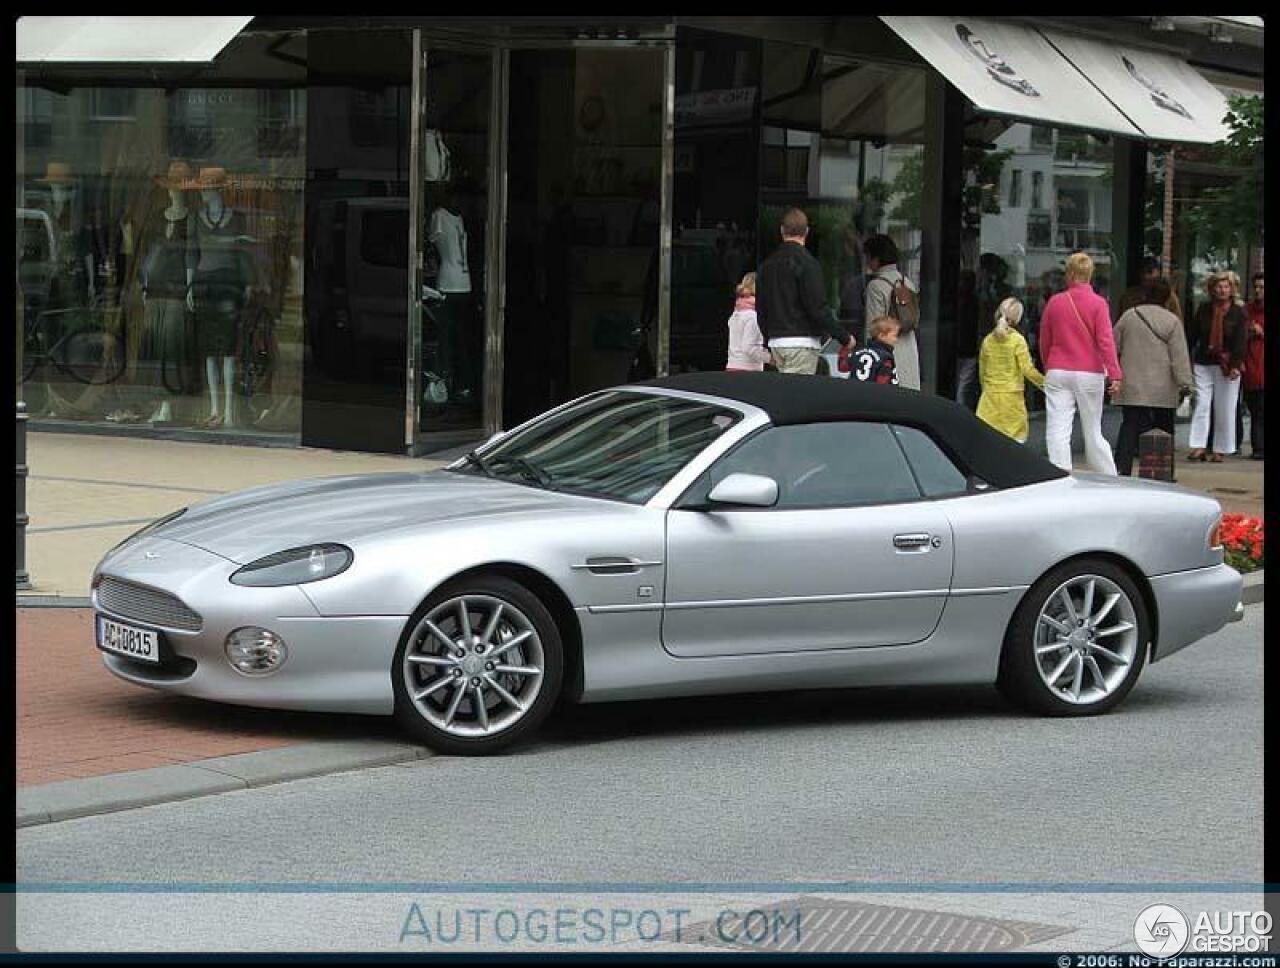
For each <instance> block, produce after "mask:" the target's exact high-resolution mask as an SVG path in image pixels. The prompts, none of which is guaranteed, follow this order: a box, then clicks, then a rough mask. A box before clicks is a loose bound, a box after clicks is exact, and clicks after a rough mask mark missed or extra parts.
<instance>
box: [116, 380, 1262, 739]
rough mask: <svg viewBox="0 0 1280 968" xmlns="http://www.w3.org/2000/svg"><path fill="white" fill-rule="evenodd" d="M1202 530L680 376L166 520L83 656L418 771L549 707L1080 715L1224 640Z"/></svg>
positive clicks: (880, 394) (1206, 532)
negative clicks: (409, 748) (936, 694)
mask: <svg viewBox="0 0 1280 968" xmlns="http://www.w3.org/2000/svg"><path fill="white" fill-rule="evenodd" d="M1219 517H1220V508H1219V506H1218V504H1217V502H1216V501H1214V500H1213V499H1211V498H1209V497H1207V496H1205V495H1203V494H1198V493H1195V492H1192V491H1188V490H1185V489H1183V488H1180V487H1176V486H1174V485H1171V484H1159V483H1154V482H1150V481H1142V480H1130V479H1127V478H1115V477H1103V476H1098V475H1093V474H1073V475H1068V474H1065V473H1063V472H1062V471H1060V470H1058V469H1057V468H1055V467H1053V466H1052V465H1051V464H1049V463H1047V462H1046V461H1045V460H1044V459H1043V458H1042V457H1040V456H1038V455H1036V454H1034V453H1032V452H1030V451H1028V450H1027V449H1026V448H1024V447H1021V446H1020V445H1018V444H1016V443H1014V442H1012V441H1010V440H1009V439H1008V438H1006V437H1004V436H1002V435H1001V434H999V433H996V432H995V431H993V430H991V429H990V428H988V427H987V426H986V425H985V424H983V423H981V422H980V421H978V420H977V419H976V418H975V417H974V416H973V415H972V414H970V413H969V411H968V410H966V409H964V408H963V407H960V406H959V405H957V404H954V403H952V402H950V401H947V400H943V399H940V398H937V397H933V396H929V395H926V394H920V393H915V392H912V391H909V390H901V389H897V388H894V387H881V386H872V385H866V384H861V383H857V382H847V381H843V380H820V379H811V378H806V377H800V376H789V375H782V374H776V373H759V374H755V373H699V374H687V375H684V376H678V377H670V378H666V379H662V380H656V381H652V382H650V383H646V384H639V385H634V386H624V387H619V388H616V389H611V390H605V391H601V392H598V393H593V394H590V395H588V396H585V397H582V398H580V399H578V400H574V401H573V402H571V403H568V404H565V405H564V406H562V407H559V408H557V409H555V410H552V411H550V412H548V413H546V414H543V415H542V416H540V417H537V418H536V419H534V420H531V421H529V422H528V423H526V424H523V425H521V426H519V427H516V428H514V429H513V430H510V431H508V432H507V433H505V434H502V435H500V436H498V437H497V438H495V439H492V440H490V441H489V442H487V443H486V444H485V445H483V446H481V447H479V448H477V449H476V450H474V451H472V452H471V453H469V454H467V455H466V457H464V458H462V459H461V460H458V461H457V462H455V463H454V464H452V465H450V466H449V467H447V468H444V469H442V470H436V471H431V472H429V473H408V472H406V473H393V474H370V475H363V476H353V477H333V478H325V479H321V480H312V481H299V482H295V483H288V484H279V485H272V486H269V487H260V488H254V489H252V490H247V491H242V492H240V493H237V494H232V495H228V496H225V497H220V498H216V499H214V500H211V501H206V502H204V503H202V504H197V505H194V506H192V507H190V508H185V509H183V510H181V511H177V512H175V513H174V514H171V515H169V516H167V517H165V518H162V519H161V520H159V521H157V522H155V523H154V524H152V525H150V526H149V527H147V528H146V529H144V530H143V531H141V532H139V533H138V534H136V535H134V536H133V537H132V538H130V539H129V540H127V541H125V542H124V543H123V544H121V545H119V546H118V547H117V548H115V549H114V550H112V551H111V552H110V553H109V554H108V555H107V556H106V557H105V558H104V559H103V560H102V562H101V563H100V564H99V566H98V568H97V570H96V571H95V573H94V577H93V602H94V606H95V608H96V609H97V612H98V617H97V645H98V648H100V649H101V650H102V651H103V660H104V662H105V663H106V666H107V668H108V669H110V670H111V672H113V673H114V674H115V675H117V676H120V677H121V678H123V679H127V680H129V681H130V682H134V683H137V684H139V685H143V686H150V687H152V688H156V689H163V690H168V691H170V692H176V693H182V694H185V695H191V696H200V697H203V698H206V699H215V700H219V701H222V702H229V703H241V704H245V705H252V706H266V707H273V708H280V709H311V710H327V711H344V712H362V713H380V714H394V715H395V716H396V717H397V718H398V719H399V721H400V722H401V723H402V724H403V726H404V728H405V729H406V730H407V731H408V732H409V733H411V734H412V735H413V736H414V737H416V738H417V739H419V740H421V741H422V742H424V743H426V744H428V745H430V746H432V747H434V748H435V749H437V750H441V751H445V752H449V753H488V752H492V751H495V750H498V749H500V748H502V747H504V746H506V745H507V744H509V743H511V742H513V741H514V740H517V739H518V738H520V737H522V736H525V735H527V734H529V733H530V732H531V731H533V730H535V729H536V728H537V727H538V725H539V724H540V723H541V722H542V721H543V719H544V718H545V717H546V715H547V713H548V712H549V711H550V710H551V708H552V706H553V705H554V704H555V703H556V702H557V700H566V701H568V702H603V701H608V700H614V699H638V698H645V697H656V696H692V695H703V694H709V693H727V692H740V691H757V690H760V691H763V690H777V689H800V688H815V687H844V686H865V685H889V684H893V685H904V684H944V683H996V684H997V685H998V686H999V687H1000V689H1001V690H1002V691H1003V692H1004V693H1005V695H1007V696H1008V697H1009V698H1010V699H1011V700H1013V701H1015V702H1017V703H1018V704H1020V705H1022V706H1025V707H1026V708H1028V709H1030V710H1033V711H1035V712H1039V713H1046V714H1050V715H1065V716H1071V715H1086V714H1092V713H1100V712H1104V711H1106V710H1108V709H1110V708H1111V707H1112V706H1114V705H1116V703H1118V702H1119V701H1120V700H1121V699H1122V698H1123V697H1124V696H1125V694H1126V693H1128V691H1129V690H1130V689H1131V688H1133V685H1134V682H1135V681H1136V680H1137V678H1138V674H1139V672H1140V671H1141V669H1142V666H1143V663H1144V662H1147V661H1157V660H1160V659H1164V658H1165V657H1167V656H1169V655H1172V654H1173V653H1174V652H1176V651H1178V650H1179V649H1181V648H1183V647H1184V646H1187V645H1190V644H1191V643H1192V642H1195V641H1196V640H1197V639H1200V638H1203V637H1204V636H1206V635H1209V634H1210V633H1212V632H1214V631H1216V630H1217V629H1219V628H1221V627H1222V626H1223V625H1224V623H1226V622H1229V621H1232V620H1233V619H1235V618H1239V617H1240V615H1241V614H1242V613H1243V609H1242V607H1241V605H1240V592H1241V579H1240V575H1239V574H1238V573H1237V572H1236V571H1234V570H1233V569H1231V568H1230V567H1228V566H1227V565H1225V564H1224V563H1223V553H1222V548H1221V546H1220V544H1219V541H1218V527H1219Z"/></svg>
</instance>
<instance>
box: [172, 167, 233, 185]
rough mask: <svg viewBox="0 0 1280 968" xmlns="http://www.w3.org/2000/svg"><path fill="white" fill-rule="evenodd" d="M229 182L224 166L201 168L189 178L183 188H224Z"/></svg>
mask: <svg viewBox="0 0 1280 968" xmlns="http://www.w3.org/2000/svg"><path fill="white" fill-rule="evenodd" d="M228 184H229V180H228V178H227V170H226V169H225V168H217V167H214V168H201V169H200V174H199V175H198V176H196V177H195V178H193V179H191V180H189V181H188V182H187V183H186V185H184V186H183V187H184V188H199V189H205V188H226V187H227V185H228Z"/></svg>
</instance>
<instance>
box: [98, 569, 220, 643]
mask: <svg viewBox="0 0 1280 968" xmlns="http://www.w3.org/2000/svg"><path fill="white" fill-rule="evenodd" d="M93 597H94V601H95V602H96V603H97V604H98V605H100V606H101V607H102V608H104V609H106V610H107V611H109V612H114V613H115V614H116V615H119V616H120V617H121V618H130V619H133V620H134V621H136V622H141V623H143V624H144V625H159V626H161V627H163V628H170V629H182V630H183V631H186V632H199V631H200V629H201V628H202V627H203V626H204V620H203V619H202V618H201V617H200V616H199V615H197V614H196V613H195V612H193V611H192V610H191V609H190V608H188V607H187V606H186V604H184V603H183V601H182V599H180V598H178V597H177V596H176V595H170V594H169V593H168V592H162V591H160V590H159V589H156V588H148V587H147V586H146V585H136V584H134V583H133V582H131V581H125V580H124V579H122V578H111V577H109V576H103V577H101V578H99V579H98V584H97V585H95V586H94V589H93Z"/></svg>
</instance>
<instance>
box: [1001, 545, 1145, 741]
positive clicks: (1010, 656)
mask: <svg viewBox="0 0 1280 968" xmlns="http://www.w3.org/2000/svg"><path fill="white" fill-rule="evenodd" d="M1088 575H1095V576H1098V577H1100V578H1104V579H1107V580H1108V581H1110V582H1113V583H1114V584H1115V585H1116V586H1118V587H1119V589H1120V590H1121V591H1122V592H1123V593H1124V595H1125V596H1126V597H1127V598H1128V604H1129V605H1130V606H1131V608H1132V611H1133V615H1134V617H1135V620H1136V621H1135V622H1134V624H1135V625H1136V626H1137V648H1136V651H1135V654H1134V656H1133V658H1132V659H1131V661H1130V663H1129V668H1128V671H1127V673H1125V674H1124V677H1123V679H1121V680H1120V681H1119V682H1118V683H1117V684H1116V686H1115V687H1114V688H1113V689H1112V691H1111V692H1110V693H1109V694H1107V695H1106V696H1104V697H1102V698H1100V699H1098V700H1096V701H1093V702H1072V701H1069V700H1067V699H1063V698H1062V697H1061V696H1059V695H1057V694H1056V693H1055V691H1054V690H1052V689H1050V688H1049V686H1048V684H1047V683H1046V682H1045V680H1044V677H1042V676H1041V674H1040V671H1039V668H1038V666H1037V660H1036V652H1035V648H1036V638H1035V635H1036V625H1037V622H1038V621H1039V616H1040V612H1041V609H1043V608H1044V607H1045V606H1046V604H1047V603H1048V602H1049V599H1050V597H1051V596H1053V595H1054V594H1055V593H1056V592H1057V590H1058V589H1059V588H1060V587H1061V586H1062V585H1063V584H1064V583H1065V582H1068V581H1071V580H1072V579H1075V578H1081V577H1083V576H1088ZM1150 641H1151V623H1150V619H1149V617H1148V615H1147V609H1146V604H1145V602H1144V600H1143V597H1142V594H1141V592H1140V591H1139V589H1138V586H1137V585H1136V584H1135V583H1134V581H1133V579H1132V578H1131V577H1130V576H1129V574H1128V573H1127V572H1126V571H1125V570H1124V569H1123V568H1121V567H1120V566H1119V565H1116V564H1115V563H1113V562H1111V561H1107V560H1105V559H1102V558H1079V559H1076V560H1074V561H1068V562H1064V563H1063V564H1061V565H1058V566H1057V567H1056V568H1053V569H1051V570H1050V571H1048V572H1047V573H1046V574H1044V575H1043V576H1042V577H1041V578H1040V579H1039V580H1038V581H1037V582H1036V583H1035V584H1034V585H1032V586H1031V588H1030V590H1028V592H1027V594H1026V596H1025V597H1024V598H1023V599H1022V601H1021V602H1020V603H1019V605H1018V608H1017V610H1016V611H1015V612H1014V613H1013V618H1012V619H1010V621H1009V628H1008V629H1007V631H1006V632H1005V639H1004V646H1003V648H1002V650H1001V653H1000V670H999V674H998V677H997V679H996V686H997V688H998V689H999V690H1000V692H1001V693H1002V694H1003V695H1004V697H1005V698H1006V699H1007V700H1009V701H1010V702H1011V703H1013V704H1014V705H1017V706H1020V707H1022V708H1023V709H1026V710H1028V711H1030V712H1033V713H1037V714H1039V715H1042V716H1096V715H1099V714H1100V713H1105V712H1107V711H1108V710H1110V709H1112V708H1113V707H1115V706H1116V705H1117V704H1118V703H1119V702H1120V701H1121V700H1123V699H1124V697H1125V696H1126V695H1128V693H1129V690H1130V689H1132V688H1133V686H1134V683H1136V682H1137V681H1138V675H1139V673H1140V672H1141V671H1142V666H1143V663H1144V662H1145V661H1146V657H1147V651H1148V648H1149V644H1150ZM1049 675H1050V677H1052V672H1051V673H1049Z"/></svg>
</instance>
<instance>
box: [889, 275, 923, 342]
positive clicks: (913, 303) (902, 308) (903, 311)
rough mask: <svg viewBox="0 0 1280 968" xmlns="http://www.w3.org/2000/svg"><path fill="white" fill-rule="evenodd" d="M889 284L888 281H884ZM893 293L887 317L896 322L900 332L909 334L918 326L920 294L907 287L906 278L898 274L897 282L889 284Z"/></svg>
mask: <svg viewBox="0 0 1280 968" xmlns="http://www.w3.org/2000/svg"><path fill="white" fill-rule="evenodd" d="M884 281H885V282H889V280H888V279H884ZM890 285H892V287H893V292H892V293H891V294H890V299H889V315H890V316H892V317H893V318H894V319H896V320H897V321H898V325H899V326H901V327H902V332H904V333H910V332H912V331H914V330H915V328H916V327H917V326H919V325H920V294H919V293H918V292H916V291H915V290H913V289H912V288H911V287H910V286H908V285H907V277H906V276H904V275H903V274H902V273H898V281H897V282H895V283H891V284H890Z"/></svg>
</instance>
